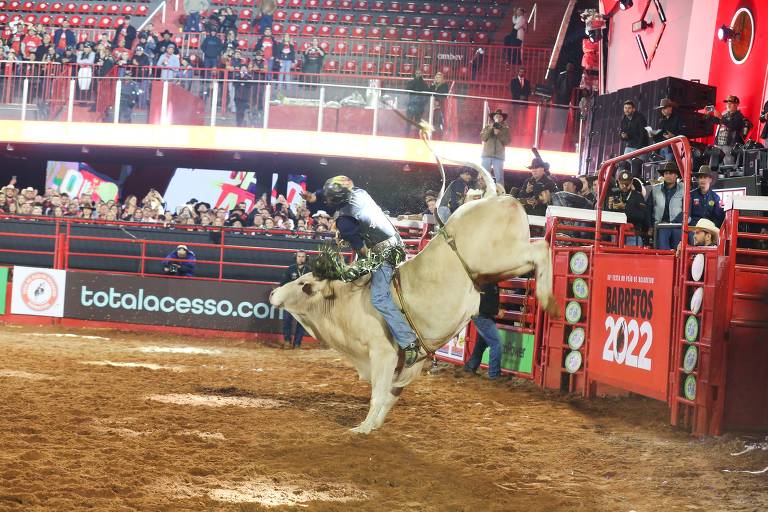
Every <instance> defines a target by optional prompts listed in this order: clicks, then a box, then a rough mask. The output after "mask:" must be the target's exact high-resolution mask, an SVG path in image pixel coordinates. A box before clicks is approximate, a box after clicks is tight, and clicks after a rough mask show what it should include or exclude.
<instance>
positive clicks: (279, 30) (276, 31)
mask: <svg viewBox="0 0 768 512" xmlns="http://www.w3.org/2000/svg"><path fill="white" fill-rule="evenodd" d="M272 35H273V36H280V35H283V25H282V24H280V23H273V24H272Z"/></svg>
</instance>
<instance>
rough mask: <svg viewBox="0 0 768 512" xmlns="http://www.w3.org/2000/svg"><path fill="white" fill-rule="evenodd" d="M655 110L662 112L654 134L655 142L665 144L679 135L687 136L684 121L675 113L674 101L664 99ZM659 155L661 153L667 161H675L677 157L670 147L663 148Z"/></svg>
mask: <svg viewBox="0 0 768 512" xmlns="http://www.w3.org/2000/svg"><path fill="white" fill-rule="evenodd" d="M654 110H660V111H661V112H660V114H661V117H660V118H659V124H658V126H657V127H656V131H655V132H653V142H663V141H665V140H667V139H671V138H672V137H676V136H678V135H685V127H684V126H683V121H682V119H680V116H679V115H677V113H676V112H675V103H674V102H673V101H672V100H670V99H668V98H664V99H662V100H661V103H660V104H659V106H658V107H656V108H655V109H654ZM659 153H661V156H663V157H664V159H665V160H674V159H675V155H674V154H673V153H672V149H671V148H669V147H666V148H663V149H662V150H661V151H659Z"/></svg>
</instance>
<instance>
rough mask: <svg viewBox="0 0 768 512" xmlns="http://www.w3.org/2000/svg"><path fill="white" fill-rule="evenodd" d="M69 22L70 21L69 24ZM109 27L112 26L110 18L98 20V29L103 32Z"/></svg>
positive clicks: (104, 17)
mask: <svg viewBox="0 0 768 512" xmlns="http://www.w3.org/2000/svg"><path fill="white" fill-rule="evenodd" d="M71 22H72V20H70V23H71ZM111 26H112V18H110V17H109V16H102V17H101V19H100V20H99V28H100V29H102V30H103V29H107V28H110V27H111Z"/></svg>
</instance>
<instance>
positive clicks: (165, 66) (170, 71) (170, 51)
mask: <svg viewBox="0 0 768 512" xmlns="http://www.w3.org/2000/svg"><path fill="white" fill-rule="evenodd" d="M175 50H176V47H175V46H174V45H173V44H169V45H167V46H166V47H165V53H164V54H162V55H161V56H160V58H159V59H158V60H157V66H158V67H160V68H162V69H161V70H160V79H161V80H173V79H174V78H176V73H177V72H178V70H179V68H180V67H181V61H180V60H179V56H178V55H176V53H175Z"/></svg>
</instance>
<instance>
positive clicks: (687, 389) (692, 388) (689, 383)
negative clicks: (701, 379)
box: [683, 375, 696, 401]
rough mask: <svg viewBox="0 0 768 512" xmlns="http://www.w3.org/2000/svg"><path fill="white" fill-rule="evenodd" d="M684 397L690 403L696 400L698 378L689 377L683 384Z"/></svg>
mask: <svg viewBox="0 0 768 512" xmlns="http://www.w3.org/2000/svg"><path fill="white" fill-rule="evenodd" d="M683 395H684V396H685V398H687V399H688V400H690V401H694V400H696V377H694V376H693V375H689V376H687V377H686V378H685V382H683Z"/></svg>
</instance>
